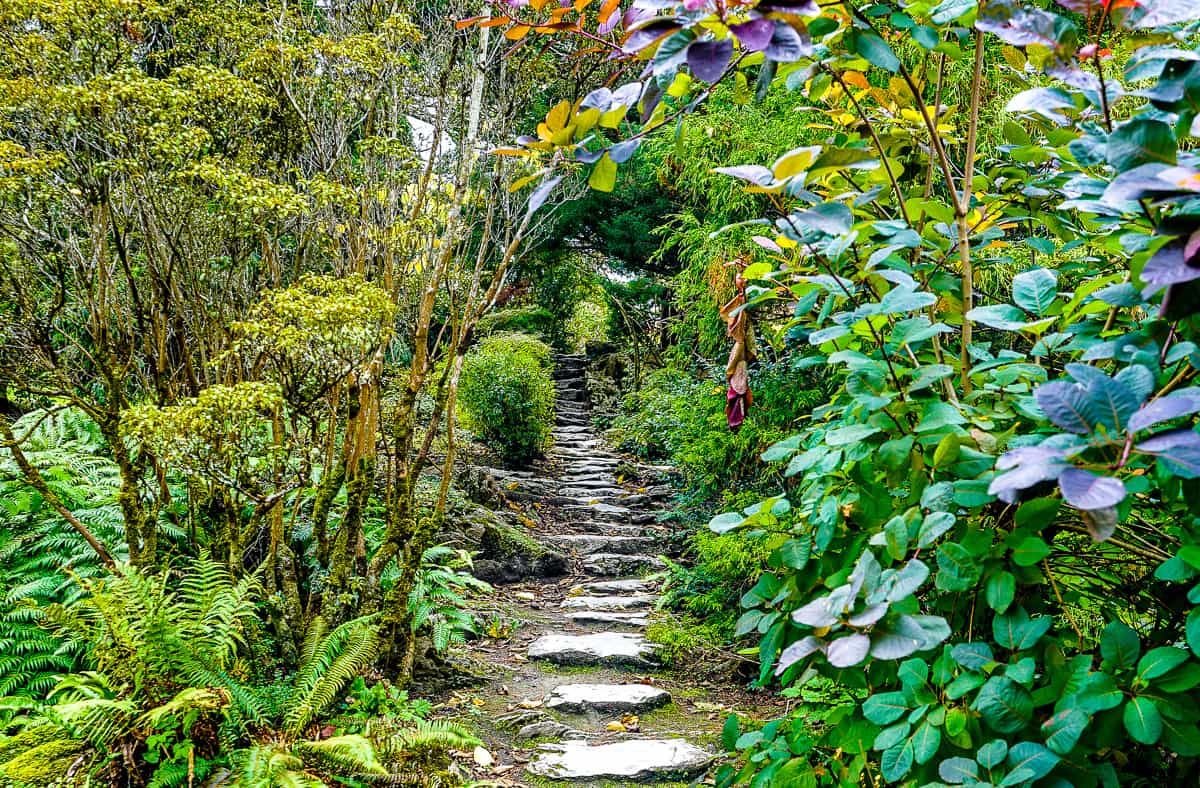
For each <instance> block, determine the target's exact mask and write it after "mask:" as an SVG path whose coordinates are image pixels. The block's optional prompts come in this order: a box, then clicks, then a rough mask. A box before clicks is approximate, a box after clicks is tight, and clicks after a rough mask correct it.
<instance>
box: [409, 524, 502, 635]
mask: <svg viewBox="0 0 1200 788" xmlns="http://www.w3.org/2000/svg"><path fill="white" fill-rule="evenodd" d="M470 568H471V555H470V553H468V552H467V551H466V550H455V549H452V548H450V547H446V546H445V545H436V546H434V547H431V548H429V549H428V550H426V551H425V552H424V553H422V554H421V568H420V570H418V572H417V579H416V583H415V584H414V586H413V590H412V593H411V594H410V595H409V598H408V609H409V612H410V613H411V614H412V615H411V620H412V631H413V632H414V633H415V632H420V631H422V630H427V631H428V633H429V637H430V640H431V641H432V643H433V647H434V649H435V650H436V651H437V652H439V653H445V652H446V651H448V650H449V649H450V647H451V646H455V645H461V644H462V643H465V642H466V639H467V637H468V636H470V635H475V634H477V633H478V622H477V621H476V619H475V616H474V615H473V614H472V613H471V612H470V611H469V610H468V608H467V606H468V595H469V594H473V593H486V592H490V591H491V590H492V587H491V586H490V585H488V584H487V583H485V582H483V581H482V580H479V579H478V578H476V577H474V576H472V575H471V574H470V573H469V571H467V570H469V569H470Z"/></svg>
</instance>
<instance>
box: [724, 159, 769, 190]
mask: <svg viewBox="0 0 1200 788" xmlns="http://www.w3.org/2000/svg"><path fill="white" fill-rule="evenodd" d="M713 172H719V173H720V174H722V175H729V176H730V177H733V178H738V179H740V180H743V181H750V183H753V184H755V185H758V186H766V185H767V184H769V183H771V182H772V181H774V180H775V173H773V172H771V171H770V170H769V169H767V168H766V167H764V166H762V165H761V164H741V165H738V166H737V167H717V168H716V169H714V170H713Z"/></svg>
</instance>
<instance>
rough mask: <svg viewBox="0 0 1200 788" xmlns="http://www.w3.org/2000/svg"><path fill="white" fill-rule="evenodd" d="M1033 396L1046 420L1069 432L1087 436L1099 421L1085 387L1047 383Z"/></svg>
mask: <svg viewBox="0 0 1200 788" xmlns="http://www.w3.org/2000/svg"><path fill="white" fill-rule="evenodd" d="M1033 396H1034V399H1036V400H1037V404H1038V406H1039V407H1040V408H1041V409H1042V412H1043V413H1045V414H1046V418H1048V419H1050V421H1052V422H1054V424H1055V425H1056V426H1058V427H1061V428H1062V429H1064V430H1066V431H1067V432H1073V433H1075V434H1076V435H1087V434H1089V433H1090V432H1091V431H1092V426H1093V425H1094V424H1096V422H1097V421H1098V420H1097V418H1096V416H1095V414H1094V413H1093V409H1092V401H1091V398H1090V397H1089V396H1088V395H1087V392H1086V391H1085V390H1084V389H1083V387H1081V386H1077V385H1075V384H1074V383H1067V382H1066V381H1061V380H1060V381H1055V382H1054V383H1046V384H1044V385H1041V386H1038V389H1037V391H1035V392H1034V393H1033Z"/></svg>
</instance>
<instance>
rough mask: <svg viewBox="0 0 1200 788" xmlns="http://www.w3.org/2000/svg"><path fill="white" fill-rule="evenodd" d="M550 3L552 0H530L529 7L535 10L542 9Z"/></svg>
mask: <svg viewBox="0 0 1200 788" xmlns="http://www.w3.org/2000/svg"><path fill="white" fill-rule="evenodd" d="M549 3H550V0H529V7H530V8H532V9H533V10H534V11H541V10H542V9H543V8H545V7H546V6H547V5H548V4H549Z"/></svg>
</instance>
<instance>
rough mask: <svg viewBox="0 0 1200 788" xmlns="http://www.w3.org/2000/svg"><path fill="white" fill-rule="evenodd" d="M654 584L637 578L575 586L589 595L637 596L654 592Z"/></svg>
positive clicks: (598, 581)
mask: <svg viewBox="0 0 1200 788" xmlns="http://www.w3.org/2000/svg"><path fill="white" fill-rule="evenodd" d="M654 587H655V584H654V583H651V582H649V581H647V580H642V579H641V578H637V577H627V578H625V579H624V580H597V581H595V582H593V583H584V584H583V585H580V586H576V588H578V589H579V590H580V591H585V592H587V593H591V594H637V593H640V592H643V591H652V590H654Z"/></svg>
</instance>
